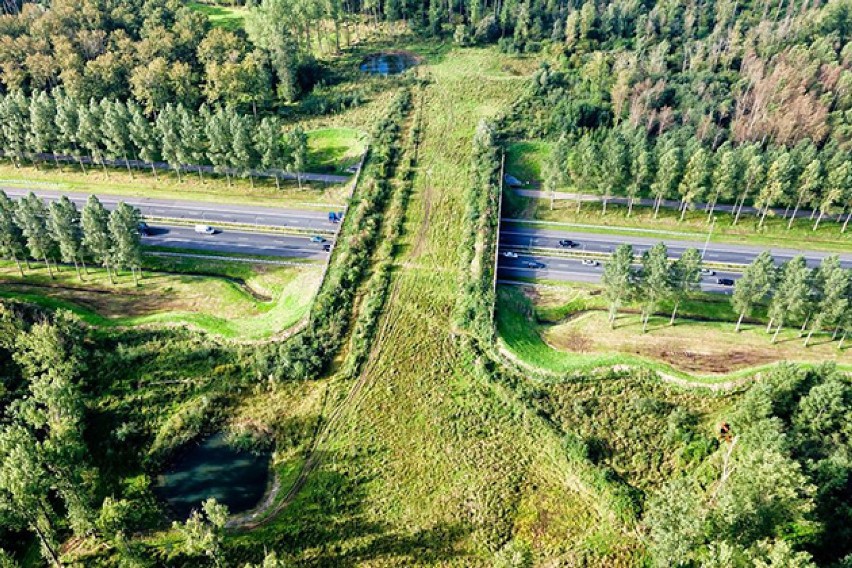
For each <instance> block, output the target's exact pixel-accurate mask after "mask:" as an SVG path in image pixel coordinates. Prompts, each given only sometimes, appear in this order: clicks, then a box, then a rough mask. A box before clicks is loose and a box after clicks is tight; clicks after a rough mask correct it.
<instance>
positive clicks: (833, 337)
mask: <svg viewBox="0 0 852 568" xmlns="http://www.w3.org/2000/svg"><path fill="white" fill-rule="evenodd" d="M839 331H840V326H839V325H836V326H834V333H832V334H831V340H832V341H834V340H835V339H837V332H839Z"/></svg>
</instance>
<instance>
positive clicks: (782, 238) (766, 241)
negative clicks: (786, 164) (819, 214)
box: [504, 141, 852, 252]
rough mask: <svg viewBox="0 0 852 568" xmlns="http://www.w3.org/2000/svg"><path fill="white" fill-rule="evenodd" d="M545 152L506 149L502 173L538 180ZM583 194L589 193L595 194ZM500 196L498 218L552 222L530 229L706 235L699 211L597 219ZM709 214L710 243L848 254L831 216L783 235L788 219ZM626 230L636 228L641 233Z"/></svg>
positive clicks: (587, 209)
mask: <svg viewBox="0 0 852 568" xmlns="http://www.w3.org/2000/svg"><path fill="white" fill-rule="evenodd" d="M549 147H550V145H549V144H548V143H547V142H533V141H522V142H515V143H514V144H511V145H510V146H509V150H508V152H507V154H506V171H507V172H508V173H511V174H513V175H515V176H516V177H518V178H519V179H520V180H522V181H530V180H532V181H540V180H541V179H542V178H541V171H542V167H543V163H544V161H545V159H546V157H547V154H548V152H549ZM559 191H565V192H574V191H575V188H574V187H573V186H571V187H562V188H559ZM583 193H589V194H594V193H595V192H593V191H586V192H583ZM506 196H507V199H506V204H505V205H506V211H505V213H504V216H506V217H516V218H522V219H530V220H536V221H545V222H549V223H553V225H547V224H544V225H543V224H540V223H536V224H535V226H536V227H548V228H553V229H561V230H566V231H568V230H569V231H572V232H581V233H582V232H595V233H612V234H622V235H637V236H647V237H658V238H660V239H685V240H695V241H699V242H704V239H705V238H706V237H707V233H708V230H709V224H708V222H707V214H706V213H705V212H703V211H689V212H687V214H686V218H685V219H684V220H683V221H681V220H680V213H679V212H678V211H675V210H672V209H663V208H661V209H660V211H659V215H658V216H657V218H654V212H653V209H652V208H651V207H638V206H637V207H634V209H633V214H632V215H631V216H630V217H627V207H626V206H622V205H613V204H610V205H608V207H607V214H606V215H602V211H601V209H602V208H601V204H600V203H583V204H582V207H581V210H580V212H579V213H578V212H577V203H576V201H573V200H565V199H561V200H560V199H557V200H555V201H554V203H553V209H551V207H550V200H549V199H531V198H523V197H520V196H517V195H514V194H513V192H512V191H511V190H508V189H507V190H506ZM714 215H715V217H716V225H715V227H714V228H713V234H712V236H711V242H719V243H721V242H725V243H742V244H751V245H757V246H765V247H767V248H772V247H779V248H791V249H812V250H825V251H832V252H848V251H850V250H852V231H847V232H846V234H841V232H840V228H841V224H842V223H838V222H836V218H835V217H834V216H832V217H831V218H830V219H829V218H828V217H826V218H825V219H824V220H823V221H822V223H821V224H820V226H819V228H818V229H817V230H816V231H814V230H813V225H814V223H813V221H810V220H809V219H807V218H804V219H797V220H796V221H795V222H794V223H793V226H792V228H790V229H789V230H788V229H787V224H788V221H789V220H788V219H783V218H782V217H773V216H767V218H766V221H765V223H764V226H763V227H761V228H758V222H759V219H758V218H757V217H756V216H755V215H749V214H746V213H744V214H743V216H742V217H741V218H740V221H739V223H738V224H737V225H734V224H733V221H734V216H733V215H731V214H730V213H725V212H721V211H716V212H715V213H714ZM560 223H569V224H571V225H573V226H569V227H566V226H560ZM631 229H640V230H641V232H636V231H632V230H631ZM672 233H678V234H672Z"/></svg>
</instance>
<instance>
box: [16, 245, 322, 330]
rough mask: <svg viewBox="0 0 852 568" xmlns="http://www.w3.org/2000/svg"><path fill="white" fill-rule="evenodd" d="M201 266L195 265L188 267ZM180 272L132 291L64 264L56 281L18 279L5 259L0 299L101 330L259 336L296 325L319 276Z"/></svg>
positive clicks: (306, 271)
mask: <svg viewBox="0 0 852 568" xmlns="http://www.w3.org/2000/svg"><path fill="white" fill-rule="evenodd" d="M184 264H186V261H185V262H184ZM200 264H201V263H200V261H198V260H196V261H195V263H194V264H193V265H200ZM184 270H185V272H189V273H179V272H156V271H148V272H146V273H145V274H144V278H143V279H142V280H141V281H140V286H138V287H136V286H134V285H133V282H132V280H131V279H130V278H129V277H127V276H124V277H119V279H118V280H117V282H116V284H114V285H113V284H111V283H110V282H109V279H108V277H107V275H106V273H105V272H104V271H103V270H102V269H99V268H98V269H93V270H90V272H89V274H87V275H86V276H85V280H83V281H80V280H78V279H77V277H76V275H75V273H74V270H73V268H67V267H66V268H63V269H62V272H60V273H59V274H58V275H57V277H56V278H55V279H52V278H50V277H49V276H48V274H47V271H46V270H45V269H44V268H43V267H34V268H33V269H32V270H30V271H28V272H27V275H26V277H25V278H21V277H20V274H19V273H18V272H17V269H16V268H15V266H14V265H13V264H11V263H7V262H3V263H0V297H4V298H10V299H18V300H24V301H28V302H32V303H35V304H37V305H40V306H42V307H46V308H52V309H56V308H64V309H68V310H70V311H72V312H73V313H75V314H77V315H78V316H79V317H80V318H81V319H82V320H83V321H84V322H86V323H88V324H89V325H94V326H99V327H107V328H110V327H128V326H140V325H189V326H192V327H195V328H198V329H200V330H203V331H206V332H208V333H212V334H215V335H219V336H222V337H226V338H234V339H261V338H264V337H268V336H270V335H272V334H274V333H277V332H280V331H282V330H286V329H287V328H289V327H291V326H293V325H295V324H296V323H297V322H298V321H299V320H300V319H301V318H302V317H303V316H304V315H305V314H306V313H307V310H308V308H309V306H310V303H311V301H312V300H313V296H314V294H315V292H316V289H317V287H318V286H319V280H320V276H321V268H320V267H318V266H304V267H301V266H299V267H290V266H286V267H282V266H268V265H261V264H258V265H252V264H246V265H241V264H240V263H228V262H224V261H204V267H203V270H202V269H201V268H200V267H198V268H197V270H187V269H186V267H184ZM193 272H195V274H193ZM202 273H205V274H206V275H202Z"/></svg>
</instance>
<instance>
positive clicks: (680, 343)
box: [497, 286, 852, 381]
mask: <svg viewBox="0 0 852 568" xmlns="http://www.w3.org/2000/svg"><path fill="white" fill-rule="evenodd" d="M625 311H626V310H625ZM661 312H662V311H661ZM680 314H681V317H680V318H679V319H678V320H677V321H676V322H675V325H674V326H673V327H670V326H669V325H668V323H669V318H668V317H667V316H666V315H665V313H660V315H659V316H656V317H652V318H651V320H650V325H649V330H648V333H646V334H642V333H641V322H640V317H639V315H638V314H637V313H636V308H635V307H632V308H631V312H630V313H622V314H621V315H620V316H619V317H618V319H617V320H616V326H615V329H610V326H609V323H608V322H607V321H606V315H607V314H606V311H605V306H604V305H603V302H602V300H601V299H600V296H597V295H590V293H589V291H588V290H584V289H582V288H577V289H573V290H571V289H569V288H567V287H560V288H554V289H537V290H535V291H531V290H530V289H527V291H526V292H524V291H523V290H521V289H520V288H517V287H510V286H504V287H501V289H500V294H499V301H498V308H497V326H498V330H499V333H500V337H501V339H502V341H503V342H504V344H505V346H506V347H507V348H508V349H509V351H510V353H511V354H512V355H513V356H514V357H516V358H518V359H519V360H520V361H522V362H524V363H526V364H529V365H532V366H535V367H540V368H542V369H545V370H547V371H552V372H556V373H565V372H573V371H579V370H588V369H594V368H599V367H605V366H610V367H611V366H616V365H639V366H644V367H650V368H655V369H658V370H661V371H663V372H667V373H668V372H671V371H672V370H673V371H674V372H675V374H677V375H678V376H684V377H692V375H695V377H693V378H696V379H699V380H701V379H707V380H711V381H712V380H714V379H716V380H718V379H720V378H722V377H726V376H741V375H743V374H747V373H749V372H751V371H753V370H755V369H758V368H761V367H764V366H766V365H770V364H774V363H777V362H779V361H797V362H801V363H814V364H815V363H820V362H823V361H836V362H837V363H838V364H840V365H841V366H852V351H851V350H850V349H848V348H844V349H843V350H838V349H837V345H838V342H837V341H834V342H832V341H831V338H830V335H828V334H815V335H814V337H813V338H812V341H811V344H810V346H809V347H808V348H807V349H805V348H804V346H803V344H804V339H802V338H800V337H799V330H798V329H784V330H783V331H782V333H781V334H779V336H778V342H777V343H776V344H775V345H773V344H771V343H770V336H768V335H766V333H765V331H764V330H765V325H764V324H762V323H760V322H759V321H754V322H748V323H746V324H744V325H743V327H742V330H741V332H740V333H736V332H735V331H734V329H735V320H736V315H735V314H734V313H733V312H732V311H731V309H730V306H729V304H728V303H727V302H718V303H716V302H712V301H711V302H709V303H708V302H703V301H693V302H690V303H688V304H687V305H684V306H682V309H681V310H680Z"/></svg>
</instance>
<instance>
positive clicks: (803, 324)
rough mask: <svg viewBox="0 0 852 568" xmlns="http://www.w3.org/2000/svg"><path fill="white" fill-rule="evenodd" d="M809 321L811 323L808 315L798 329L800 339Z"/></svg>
mask: <svg viewBox="0 0 852 568" xmlns="http://www.w3.org/2000/svg"><path fill="white" fill-rule="evenodd" d="M809 321H811V316H810V314H808V317H806V318H805V321H803V322H802V327H801V329H799V337H802V336H803V335H804V334H805V327H806V326H807V325H808V322H809Z"/></svg>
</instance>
